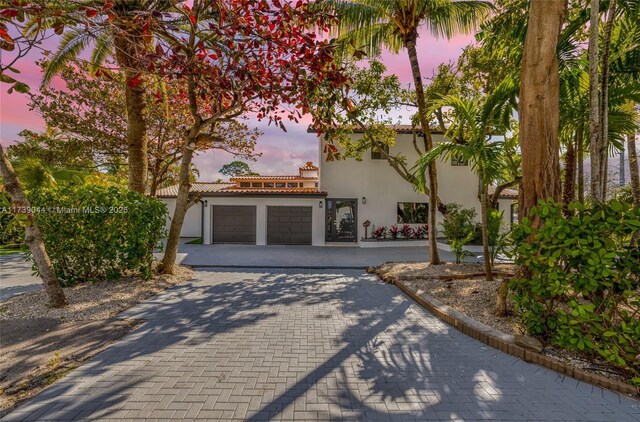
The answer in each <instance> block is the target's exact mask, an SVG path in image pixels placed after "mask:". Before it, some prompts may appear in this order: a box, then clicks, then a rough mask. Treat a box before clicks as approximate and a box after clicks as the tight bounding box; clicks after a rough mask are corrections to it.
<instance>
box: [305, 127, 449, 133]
mask: <svg viewBox="0 0 640 422" xmlns="http://www.w3.org/2000/svg"><path fill="white" fill-rule="evenodd" d="M386 127H387V128H390V129H393V130H395V131H396V132H397V133H413V131H414V130H416V131H419V130H420V129H419V128H415V129H414V127H413V126H412V125H386ZM351 130H352V132H353V133H364V130H362V129H361V128H360V127H356V126H354V127H352V128H351ZM307 132H308V133H317V132H318V130H317V129H314V128H313V127H311V126H309V128H308V129H307ZM431 133H432V134H440V135H442V134H444V132H443V131H442V130H440V129H434V128H431Z"/></svg>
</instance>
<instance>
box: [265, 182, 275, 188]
mask: <svg viewBox="0 0 640 422" xmlns="http://www.w3.org/2000/svg"><path fill="white" fill-rule="evenodd" d="M264 187H265V188H272V187H273V182H265V184H264Z"/></svg>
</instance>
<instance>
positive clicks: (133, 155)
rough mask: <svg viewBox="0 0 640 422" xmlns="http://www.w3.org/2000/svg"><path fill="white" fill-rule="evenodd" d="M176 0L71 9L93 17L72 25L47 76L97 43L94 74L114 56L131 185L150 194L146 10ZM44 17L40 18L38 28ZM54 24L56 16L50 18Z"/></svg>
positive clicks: (117, 0)
mask: <svg viewBox="0 0 640 422" xmlns="http://www.w3.org/2000/svg"><path fill="white" fill-rule="evenodd" d="M174 5H175V2H173V1H170V0H159V1H158V0H113V1H110V2H107V3H105V5H104V7H98V6H95V7H94V6H93V5H91V4H89V5H86V6H84V7H80V8H78V9H72V10H70V11H69V13H68V14H69V15H74V14H80V15H86V17H89V18H91V19H82V18H81V17H77V18H76V19H75V21H76V25H71V26H68V27H67V28H66V29H65V32H64V33H63V34H62V37H61V39H60V44H59V45H58V48H57V50H56V52H55V53H53V55H52V56H51V58H50V60H49V61H48V64H47V67H46V69H45V72H44V76H43V85H48V84H49V83H50V82H51V81H52V79H53V77H54V76H55V75H56V74H57V73H58V72H60V71H61V70H62V69H63V68H64V67H65V66H66V65H68V64H69V63H70V62H71V61H74V60H76V59H77V58H78V57H79V56H80V55H81V54H82V52H83V51H84V50H85V49H86V48H87V47H89V46H92V47H93V49H92V51H91V55H90V59H89V64H90V69H89V70H90V71H91V74H92V75H97V76H101V75H102V73H103V72H105V70H104V68H105V67H106V66H105V65H106V61H107V60H108V59H109V58H112V59H114V60H115V62H116V63H117V67H118V71H119V72H121V73H122V74H123V75H124V78H123V80H122V81H123V88H124V92H125V104H126V108H125V110H126V119H127V124H126V145H127V146H128V154H127V157H128V162H129V166H128V173H129V188H130V189H132V190H134V191H136V192H139V193H145V192H146V186H147V171H148V161H147V122H146V119H145V106H146V99H145V97H146V95H147V88H148V86H147V83H148V80H147V78H146V77H145V76H144V74H145V73H147V70H148V69H149V67H148V64H147V63H145V62H144V58H145V56H146V53H147V52H148V51H149V49H150V48H151V47H152V46H151V44H152V42H153V37H152V33H151V29H152V28H154V26H152V25H150V21H148V20H146V21H145V19H144V15H145V14H146V13H152V12H153V13H158V14H160V13H162V12H167V11H170V10H172V9H173V8H174ZM41 21H42V19H38V17H35V18H34V19H33V20H32V22H33V24H32V25H33V26H35V25H37V24H39V22H41ZM44 22H45V25H49V26H53V25H54V23H53V22H55V20H46V19H45V20H44Z"/></svg>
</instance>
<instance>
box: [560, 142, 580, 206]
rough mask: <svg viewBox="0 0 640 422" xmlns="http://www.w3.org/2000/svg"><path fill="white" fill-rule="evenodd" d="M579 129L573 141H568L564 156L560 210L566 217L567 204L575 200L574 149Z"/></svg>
mask: <svg viewBox="0 0 640 422" xmlns="http://www.w3.org/2000/svg"><path fill="white" fill-rule="evenodd" d="M579 137H580V129H578V130H577V131H576V134H575V140H572V141H569V144H568V145H567V151H566V152H565V154H564V186H563V189H562V210H563V212H564V214H565V215H566V216H570V215H571V211H569V204H570V203H571V201H573V200H574V198H575V193H576V148H575V144H578V138H579Z"/></svg>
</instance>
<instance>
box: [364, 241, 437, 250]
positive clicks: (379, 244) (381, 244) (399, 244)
mask: <svg viewBox="0 0 640 422" xmlns="http://www.w3.org/2000/svg"><path fill="white" fill-rule="evenodd" d="M358 246H360V247H361V248H403V247H408V246H423V247H427V246H428V240H427V239H360V241H359V242H358Z"/></svg>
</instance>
